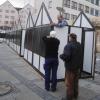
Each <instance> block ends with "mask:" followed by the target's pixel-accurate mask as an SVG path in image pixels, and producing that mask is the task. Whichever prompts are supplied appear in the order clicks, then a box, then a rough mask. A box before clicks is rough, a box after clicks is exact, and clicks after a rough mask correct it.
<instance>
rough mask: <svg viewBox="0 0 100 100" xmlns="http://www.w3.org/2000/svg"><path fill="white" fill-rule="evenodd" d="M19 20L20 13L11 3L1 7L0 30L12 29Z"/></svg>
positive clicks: (7, 2)
mask: <svg viewBox="0 0 100 100" xmlns="http://www.w3.org/2000/svg"><path fill="white" fill-rule="evenodd" d="M18 19H19V17H18V11H17V9H16V8H15V7H14V6H13V5H12V4H11V3H10V2H9V1H6V2H5V3H3V4H2V5H0V29H4V30H7V29H10V28H12V27H13V26H14V25H15V23H17V22H18Z"/></svg>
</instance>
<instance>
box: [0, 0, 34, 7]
mask: <svg viewBox="0 0 100 100" xmlns="http://www.w3.org/2000/svg"><path fill="white" fill-rule="evenodd" d="M5 1H7V0H0V5H1V4H2V3H4V2H5ZM8 1H10V2H11V4H13V5H14V6H15V7H23V6H24V5H26V4H27V3H30V4H31V5H32V6H34V0H8Z"/></svg>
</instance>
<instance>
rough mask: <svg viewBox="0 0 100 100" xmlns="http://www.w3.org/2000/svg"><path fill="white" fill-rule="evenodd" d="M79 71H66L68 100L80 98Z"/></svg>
mask: <svg viewBox="0 0 100 100" xmlns="http://www.w3.org/2000/svg"><path fill="white" fill-rule="evenodd" d="M78 80H79V71H78V70H77V71H66V77H65V83H66V100H73V99H74V98H75V99H76V98H77V97H78Z"/></svg>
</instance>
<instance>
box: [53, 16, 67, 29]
mask: <svg viewBox="0 0 100 100" xmlns="http://www.w3.org/2000/svg"><path fill="white" fill-rule="evenodd" d="M57 20H58V22H57V23H51V26H52V27H54V26H56V27H59V28H62V27H64V26H66V25H68V23H67V21H66V20H65V19H64V17H63V16H62V15H58V16H57Z"/></svg>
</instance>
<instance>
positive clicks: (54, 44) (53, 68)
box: [43, 31, 60, 92]
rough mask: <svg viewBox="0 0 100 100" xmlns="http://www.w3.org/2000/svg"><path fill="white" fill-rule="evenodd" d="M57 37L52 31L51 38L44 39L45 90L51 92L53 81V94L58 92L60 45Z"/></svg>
mask: <svg viewBox="0 0 100 100" xmlns="http://www.w3.org/2000/svg"><path fill="white" fill-rule="evenodd" d="M55 36H56V32H55V31H51V32H50V36H47V37H46V36H45V37H43V41H44V43H45V64H44V70H45V89H46V90H47V91H49V89H50V81H51V83H52V84H51V89H52V91H53V92H54V91H56V86H57V69H58V48H59V43H60V41H59V40H58V39H57V38H55ZM51 73H52V74H51Z"/></svg>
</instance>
